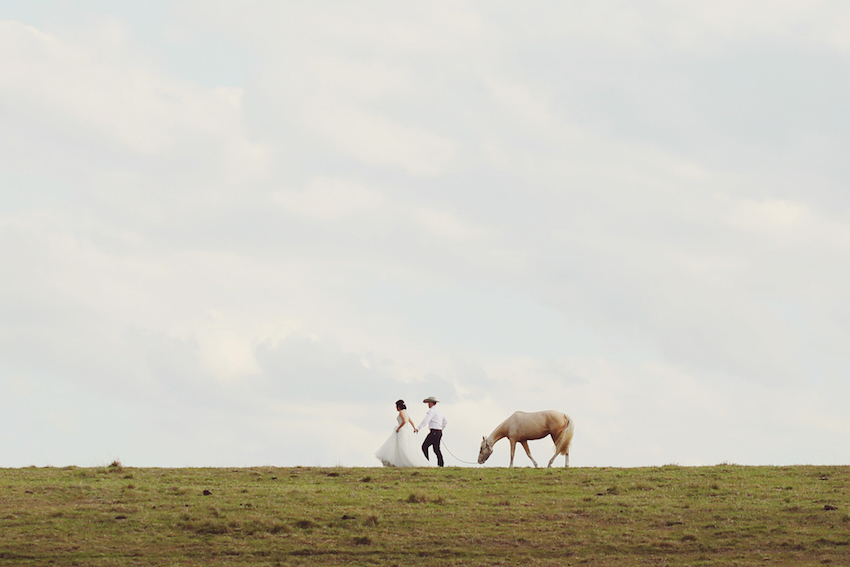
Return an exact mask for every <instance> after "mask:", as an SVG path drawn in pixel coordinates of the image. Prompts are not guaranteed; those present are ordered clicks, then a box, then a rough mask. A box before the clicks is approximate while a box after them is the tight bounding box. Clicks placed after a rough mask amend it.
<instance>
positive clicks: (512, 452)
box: [508, 439, 516, 468]
mask: <svg viewBox="0 0 850 567" xmlns="http://www.w3.org/2000/svg"><path fill="white" fill-rule="evenodd" d="M510 442H511V464H510V465H508V466H509V467H511V468H513V466H514V453H515V452H516V441H514V440H513V439H511V440H510Z"/></svg>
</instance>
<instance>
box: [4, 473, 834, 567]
mask: <svg viewBox="0 0 850 567" xmlns="http://www.w3.org/2000/svg"><path fill="white" fill-rule="evenodd" d="M848 490H850V467H741V466H726V465H721V466H717V467H699V468H685V467H676V466H666V467H658V468H638V469H610V468H578V469H563V468H561V469H527V468H523V469H497V468H480V469H479V468H447V469H419V470H415V469H378V468H341V467H340V468H300V467H297V468H285V469H282V468H270V467H269V468H247V469H136V468H132V469H131V468H122V467H121V466H119V465H117V464H116V466H110V467H104V468H95V469H91V468H74V467H69V468H64V469H57V468H28V469H2V470H0V564H2V565H7V564H8V565H22V566H24V565H31V566H39V567H43V566H48V565H84V566H101V565H203V566H207V567H209V566H216V565H228V566H231V565H233V566H238V565H388V566H392V565H398V566H405V567H406V566H415V565H426V564H427V565H488V566H491V565H505V566H509V565H510V566H514V565H594V566H598V565H850V515H848V514H850V496H848ZM204 491H207V492H208V493H209V494H207V495H205V494H204Z"/></svg>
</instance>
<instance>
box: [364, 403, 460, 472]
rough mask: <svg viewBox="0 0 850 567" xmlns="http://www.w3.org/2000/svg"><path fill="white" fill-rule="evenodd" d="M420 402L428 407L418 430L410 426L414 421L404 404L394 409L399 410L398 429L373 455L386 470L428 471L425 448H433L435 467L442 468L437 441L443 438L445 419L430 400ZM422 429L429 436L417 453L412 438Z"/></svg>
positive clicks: (417, 449)
mask: <svg viewBox="0 0 850 567" xmlns="http://www.w3.org/2000/svg"><path fill="white" fill-rule="evenodd" d="M422 402H423V403H426V404H428V413H426V414H425V417H424V419H422V423H420V424H419V427H416V426H415V425H413V420H411V419H410V415H408V413H407V406H406V405H405V404H404V400H398V401H397V402H396V403H395V408H396V410H398V418H396V422H397V424H398V425H397V426H396V428H395V431H394V432H393V434H392V435H390V438H389V439H387V440H386V442H385V443H384V444H383V445H381V448H380V449H378V451H377V452H376V453H375V456H376V457H378V459H379V460H380V461H381V462H382V463H383V464H384V466H385V467H430V466H431V463H430V461H429V460H428V447H433V448H434V454H435V455H436V456H437V466H439V467H442V466H443V453H442V451H440V441H441V440H442V438H443V429H444V428H445V427H446V423H447V422H446V417H445V416H444V415H443V412H442V411H441V410H440V409H439V408H438V407H437V403H439V402H438V400H437V399H436V398H434V397H433V396H431V397H429V398H425V399H424V400H422ZM408 424H410V427H407V425H408ZM423 427H427V428H428V435H427V436H426V437H425V442H424V443H423V444H422V448H421V450H420V448H419V446H418V445H419V444H418V442H417V440H416V437H414V434H415V433H418V432H419V430H420V429H422V428H423ZM423 455H424V456H423Z"/></svg>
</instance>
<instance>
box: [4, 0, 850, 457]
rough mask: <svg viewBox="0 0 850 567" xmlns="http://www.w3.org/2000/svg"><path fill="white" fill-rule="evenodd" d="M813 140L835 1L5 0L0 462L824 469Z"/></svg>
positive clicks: (837, 15) (830, 72)
mask: <svg viewBox="0 0 850 567" xmlns="http://www.w3.org/2000/svg"><path fill="white" fill-rule="evenodd" d="M848 155H850V7H849V6H848V5H847V3H846V2H840V1H816V0H748V1H744V2H741V1H740V0H736V1H731V0H728V1H727V0H715V1H713V2H702V1H683V0H669V1H662V0H657V1H656V0H647V1H642V2H639V3H638V2H622V1H608V0H592V1H590V0H588V1H571V2H512V3H508V2H491V1H487V2H484V1H482V2H429V3H413V2H397V1H386V2H280V1H277V0H239V1H235V0H215V1H211V0H179V1H177V0H169V1H153V0H146V1H145V2H132V1H116V0H86V1H82V0H73V1H72V0H64V1H59V0H55V1H54V0H39V1H36V0H6V1H5V2H3V5H2V7H0V265H2V274H3V275H2V277H0V430H2V432H3V433H2V434H0V466H4V467H20V466H29V465H39V466H42V465H53V466H63V465H71V464H73V465H80V466H94V465H103V464H108V463H109V462H111V461H112V460H115V459H118V460H120V461H122V462H123V463H124V464H125V465H127V466H250V465H279V466H294V465H303V466H314V465H323V466H335V465H344V466H377V465H379V462H378V461H377V459H375V458H374V452H375V450H376V449H377V448H378V447H379V446H380V445H381V443H382V442H383V441H384V439H385V438H386V437H387V436H388V435H389V434H390V432H391V431H392V428H393V426H394V424H395V417H396V413H395V409H394V402H395V400H396V399H398V398H403V399H405V400H407V401H408V405H409V408H410V413H411V415H412V417H413V419H414V420H415V421H416V422H417V423H418V421H419V420H420V419H421V418H422V417H423V416H424V413H425V411H426V409H427V407H426V406H425V405H424V404H422V403H421V400H422V399H423V398H424V397H426V396H436V397H437V398H439V399H440V400H441V401H442V404H443V410H444V412H445V413H446V415H447V417H448V420H449V426H448V428H447V429H446V432H445V436H444V447H446V448H447V449H448V450H449V451H450V452H451V454H448V453H447V455H446V461H447V464H449V465H460V464H461V463H460V462H459V461H458V459H460V460H468V461H474V460H475V457H476V456H477V452H478V445H479V443H480V440H481V436H482V435H486V434H488V433H489V432H490V431H491V430H492V429H493V428H494V427H495V426H496V425H498V423H499V422H501V421H502V420H503V419H504V418H506V417H507V416H508V415H510V414H511V413H512V412H513V411H515V410H525V411H535V410H542V409H557V410H560V411H563V412H565V413H567V414H568V415H570V416H571V417H572V418H573V419H574V420H575V423H576V434H575V439H574V442H573V448H572V455H571V464H572V465H573V466H642V465H664V464H672V463H676V464H680V465H713V464H718V463H721V462H729V463H739V464H750V465H761V464H776V465H783V464H804V463H812V464H850V443H848V440H849V439H848V438H850V410H848V405H847V404H848V400H850V380H848V377H850V349H848V344H850V293H848V287H850V191H848V189H850V159H848ZM420 435H422V434H420ZM502 443H503V444H498V445H496V450H495V453H494V456H493V458H492V459H491V460H490V461H489V462H488V463H487V466H499V465H506V464H507V461H508V452H509V448H508V444H507V441H503V442H502ZM531 448H532V452H533V453H534V454H535V457H536V458H537V460H538V461H543V462H544V463H545V462H546V461H547V460H548V457H549V456H550V455H551V448H552V444H551V442H550V441H549V440H545V441H537V442H533V443H531ZM517 463H518V464H519V465H522V466H527V465H528V464H529V461H528V460H527V458H526V457H525V455H524V454H521V453H518V456H517ZM556 463H557V464H558V465H560V466H562V465H563V460H562V459H558V460H557V461H556Z"/></svg>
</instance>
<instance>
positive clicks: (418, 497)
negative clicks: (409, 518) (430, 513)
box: [407, 490, 428, 504]
mask: <svg viewBox="0 0 850 567" xmlns="http://www.w3.org/2000/svg"><path fill="white" fill-rule="evenodd" d="M407 501H408V502H409V503H410V504H423V503H425V502H428V495H427V494H425V493H424V492H422V491H421V490H420V491H417V492H411V493H410V496H408V497H407Z"/></svg>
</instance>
